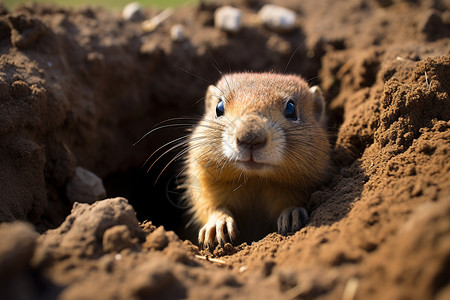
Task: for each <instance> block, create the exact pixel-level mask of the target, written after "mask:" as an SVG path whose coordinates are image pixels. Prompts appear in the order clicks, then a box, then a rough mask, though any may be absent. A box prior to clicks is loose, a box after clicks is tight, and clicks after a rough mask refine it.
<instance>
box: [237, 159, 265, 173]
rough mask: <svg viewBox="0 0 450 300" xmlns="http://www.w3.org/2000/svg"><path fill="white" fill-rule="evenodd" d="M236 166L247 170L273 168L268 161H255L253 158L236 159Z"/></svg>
mask: <svg viewBox="0 0 450 300" xmlns="http://www.w3.org/2000/svg"><path fill="white" fill-rule="evenodd" d="M236 166H237V167H238V168H239V169H241V170H243V171H247V172H267V171H270V170H272V169H273V167H274V166H273V165H271V164H268V163H262V162H256V161H254V160H253V159H250V160H237V161H236Z"/></svg>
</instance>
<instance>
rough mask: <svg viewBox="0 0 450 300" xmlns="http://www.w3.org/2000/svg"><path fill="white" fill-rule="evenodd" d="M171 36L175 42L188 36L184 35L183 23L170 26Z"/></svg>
mask: <svg viewBox="0 0 450 300" xmlns="http://www.w3.org/2000/svg"><path fill="white" fill-rule="evenodd" d="M170 38H171V39H172V41H174V42H180V41H183V40H184V39H185V38H186V36H185V35H184V26H183V25H181V24H176V25H173V26H172V28H170Z"/></svg>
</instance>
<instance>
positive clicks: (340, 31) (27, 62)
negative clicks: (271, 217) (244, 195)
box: [0, 0, 450, 300]
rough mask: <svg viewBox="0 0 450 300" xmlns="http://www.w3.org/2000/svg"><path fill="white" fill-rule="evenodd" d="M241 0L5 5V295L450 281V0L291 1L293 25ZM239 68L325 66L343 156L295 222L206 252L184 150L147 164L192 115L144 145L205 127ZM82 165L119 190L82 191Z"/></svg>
mask: <svg viewBox="0 0 450 300" xmlns="http://www.w3.org/2000/svg"><path fill="white" fill-rule="evenodd" d="M230 2H231V3H232V5H234V6H235V7H238V8H240V9H241V10H242V12H243V28H242V30H241V31H240V32H239V33H237V34H227V33H224V32H221V31H220V30H219V29H217V28H215V27H214V26H213V14H214V10H215V9H216V8H217V7H219V6H220V5H223V4H224V2H212V3H211V2H207V4H201V5H199V6H197V7H185V8H179V9H177V10H175V12H174V14H173V15H172V16H171V17H169V18H168V19H167V20H166V21H165V22H163V24H161V26H159V27H158V28H157V29H156V30H155V31H153V32H150V33H149V32H144V31H143V30H142V28H141V23H142V21H143V19H142V20H135V21H125V20H122V19H121V17H120V14H119V13H117V12H111V11H108V10H105V9H102V8H89V7H86V8H79V9H72V10H68V9H62V8H59V7H54V6H48V5H42V4H40V5H32V4H30V5H26V6H22V7H19V8H17V9H16V10H15V11H12V12H8V11H7V9H6V8H4V7H1V6H0V141H1V143H0V168H1V172H0V221H1V222H2V224H0V239H1V240H2V242H1V243H0V298H1V299H55V298H57V299H149V298H152V299H178V298H190V299H206V298H208V299H226V298H232V299H345V300H351V299H450V272H449V270H450V218H449V216H450V96H449V94H450V4H449V3H448V1H444V0H442V1H439V0H429V1H426V0H424V1H389V0H386V1H381V0H378V1H360V0H350V1H334V0H324V1H313V0H303V1H294V0H283V1H277V4H278V5H282V6H284V7H287V8H290V9H292V10H294V11H296V12H297V15H298V20H297V26H296V29H295V30H294V31H291V32H287V33H276V32H273V31H270V30H269V29H267V28H264V26H262V25H261V24H260V23H259V22H258V20H257V18H256V12H257V11H258V9H259V8H260V7H261V6H262V5H263V4H264V1H243V0H241V1H228V2H227V3H230ZM157 13H158V11H156V10H153V9H151V8H148V9H146V10H145V11H144V18H150V17H152V16H154V15H156V14H157ZM174 24H183V25H184V27H185V34H186V39H185V40H184V41H181V42H174V41H172V40H171V39H170V34H169V32H170V28H171V26H173V25H174ZM242 70H251V71H255V72H258V71H270V70H272V71H275V72H281V73H296V74H301V75H302V76H303V77H305V78H306V79H308V80H309V82H310V83H311V84H320V86H321V87H322V89H323V91H324V95H325V97H326V101H327V111H328V115H329V124H328V126H329V128H328V131H329V133H330V140H331V141H332V143H333V147H334V151H333V161H334V164H335V171H334V174H333V176H332V178H331V179H330V180H329V182H327V183H326V184H324V185H323V186H321V187H320V188H319V189H318V190H317V191H315V192H314V193H313V194H312V195H311V203H312V207H313V210H312V213H311V218H310V222H309V224H308V225H307V226H306V227H305V228H303V229H302V230H300V231H299V232H297V233H295V234H292V235H288V236H282V235H279V234H276V233H273V234H269V235H268V236H267V237H265V238H264V239H262V240H260V241H256V242H253V243H251V244H242V245H236V246H231V245H226V246H225V247H224V248H223V249H222V248H216V249H215V251H214V253H213V254H211V253H205V252H203V251H200V250H199V249H198V248H197V246H196V245H195V243H193V242H191V241H189V240H188V238H189V237H190V234H189V231H185V230H183V228H184V227H183V225H184V224H185V221H186V220H185V219H184V218H183V212H184V211H183V208H182V207H180V206H179V205H177V197H176V191H174V190H173V186H174V185H176V178H177V174H178V171H177V170H179V169H177V165H176V164H174V166H173V167H169V168H168V169H166V171H165V172H164V173H163V174H162V176H161V177H160V178H159V180H158V181H157V182H156V183H155V181H156V177H157V176H158V174H159V173H160V171H161V170H162V169H163V168H164V166H165V165H166V164H167V163H168V162H169V161H170V159H171V158H172V157H173V156H171V155H175V154H176V153H174V154H170V153H169V154H168V155H166V156H164V157H163V158H162V159H161V162H160V163H159V162H158V163H156V164H155V165H154V166H153V167H152V168H151V170H150V172H149V173H148V174H147V173H146V170H147V168H148V167H149V165H148V164H147V165H145V167H144V168H141V165H142V164H143V163H144V162H145V159H146V158H147V157H148V156H149V155H150V154H151V153H152V152H153V151H155V150H156V149H157V148H159V147H161V146H162V145H164V143H166V142H168V141H170V140H172V139H174V138H176V137H178V136H181V135H183V134H184V132H185V131H184V130H183V129H182V130H180V129H177V130H174V128H173V127H167V128H166V129H161V130H159V131H156V132H155V133H152V134H151V135H150V136H149V137H146V138H145V139H143V140H142V141H141V142H139V143H138V144H137V145H136V146H133V147H132V145H133V144H134V143H135V142H136V141H137V140H138V139H139V138H140V137H141V136H142V135H144V134H145V133H146V132H147V131H149V130H150V129H151V128H153V127H154V126H155V125H156V124H158V123H159V122H162V121H164V120H168V119H170V118H177V117H187V116H193V117H194V118H193V119H183V120H177V119H175V120H172V121H169V123H163V124H179V123H180V122H181V123H182V124H183V125H186V126H184V129H186V127H187V128H190V126H192V124H195V119H198V116H199V115H200V114H201V112H202V104H201V99H202V97H203V94H204V92H205V91H206V87H207V86H208V84H210V83H213V82H215V81H216V80H217V79H218V78H219V77H220V73H221V72H229V71H242ZM199 102H200V103H199ZM186 122H188V123H186ZM174 126H175V125H174ZM181 127H183V126H181ZM156 157H157V156H156ZM154 160H155V158H153V161H154ZM153 161H152V160H151V161H150V163H152V162H153ZM78 166H81V167H83V168H85V169H87V170H90V171H91V172H93V173H95V174H97V175H98V176H99V177H101V178H102V179H103V181H104V183H105V187H106V192H107V194H108V199H105V200H102V201H97V202H95V203H78V202H75V203H71V202H70V201H69V198H70V197H68V196H67V193H66V191H67V190H66V186H67V183H68V182H69V181H70V180H71V179H72V178H73V176H74V174H75V168H76V167H78Z"/></svg>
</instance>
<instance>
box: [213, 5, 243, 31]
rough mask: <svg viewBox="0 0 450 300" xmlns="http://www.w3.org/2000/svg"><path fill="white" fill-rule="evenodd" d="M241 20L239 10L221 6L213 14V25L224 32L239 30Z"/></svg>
mask: <svg viewBox="0 0 450 300" xmlns="http://www.w3.org/2000/svg"><path fill="white" fill-rule="evenodd" d="M241 19H242V12H241V10H240V9H237V8H234V7H231V6H222V7H220V8H218V9H217V10H216V11H215V12H214V25H215V26H216V27H217V28H219V29H221V30H223V31H226V32H232V33H236V32H238V31H239V30H240V29H241Z"/></svg>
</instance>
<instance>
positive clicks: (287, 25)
mask: <svg viewBox="0 0 450 300" xmlns="http://www.w3.org/2000/svg"><path fill="white" fill-rule="evenodd" d="M258 16H259V18H260V19H261V21H262V22H263V23H264V25H265V26H266V27H267V28H269V29H271V30H274V31H278V32H285V31H289V30H292V29H293V28H294V27H295V20H296V14H295V12H294V11H292V10H290V9H287V8H284V7H281V6H277V5H272V4H267V5H264V6H263V7H262V8H261V10H260V11H259V12H258Z"/></svg>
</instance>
